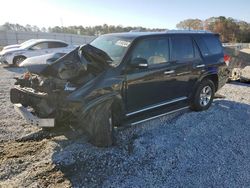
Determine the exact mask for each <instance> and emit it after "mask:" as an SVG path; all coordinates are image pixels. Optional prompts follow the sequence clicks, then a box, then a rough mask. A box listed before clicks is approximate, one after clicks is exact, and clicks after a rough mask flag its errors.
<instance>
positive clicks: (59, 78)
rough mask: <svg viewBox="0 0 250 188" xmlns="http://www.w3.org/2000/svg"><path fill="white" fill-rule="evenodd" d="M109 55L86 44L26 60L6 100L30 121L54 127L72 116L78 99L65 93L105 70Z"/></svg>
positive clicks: (69, 119)
mask: <svg viewBox="0 0 250 188" xmlns="http://www.w3.org/2000/svg"><path fill="white" fill-rule="evenodd" d="M110 61H112V60H111V58H110V57H109V56H108V55H107V54H106V53H105V52H103V51H102V50H99V49H97V48H95V47H93V46H91V45H89V44H87V45H84V46H81V47H78V48H76V49H75V50H73V51H72V52H70V53H68V54H66V55H65V54H52V55H45V56H40V57H35V58H29V59H26V60H25V61H24V62H23V63H22V64H21V66H22V67H25V68H26V69H27V71H28V72H26V73H25V74H23V75H22V76H21V77H19V78H15V79H16V82H15V86H14V87H13V88H12V89H11V91H10V100H11V102H12V103H13V104H15V108H16V110H17V111H18V112H19V113H20V114H21V115H22V116H23V117H24V118H25V119H26V120H27V121H28V122H29V123H31V124H33V125H36V126H38V127H54V126H55V123H57V122H65V121H66V122H67V121H72V120H74V119H75V116H76V114H77V111H78V110H79V109H80V108H81V106H82V104H81V102H78V103H76V102H72V101H70V100H68V98H67V97H68V96H69V95H70V94H71V93H72V92H75V91H76V90H77V89H78V88H82V87H83V86H84V85H85V84H86V83H88V82H89V81H91V80H93V79H95V78H96V77H97V76H98V75H100V74H101V73H102V72H104V71H105V70H107V69H108V68H109V67H110V65H109V62H110Z"/></svg>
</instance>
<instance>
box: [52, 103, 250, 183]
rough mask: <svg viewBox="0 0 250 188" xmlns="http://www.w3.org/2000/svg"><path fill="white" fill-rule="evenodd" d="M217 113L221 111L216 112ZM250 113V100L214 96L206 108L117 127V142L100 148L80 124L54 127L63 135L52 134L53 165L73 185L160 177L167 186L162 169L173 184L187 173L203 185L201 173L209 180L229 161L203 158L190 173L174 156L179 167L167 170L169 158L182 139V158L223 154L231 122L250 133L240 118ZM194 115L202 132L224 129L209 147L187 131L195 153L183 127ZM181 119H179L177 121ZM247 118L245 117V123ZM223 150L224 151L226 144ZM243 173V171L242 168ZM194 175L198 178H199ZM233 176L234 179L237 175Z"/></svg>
mask: <svg viewBox="0 0 250 188" xmlns="http://www.w3.org/2000/svg"><path fill="white" fill-rule="evenodd" d="M218 113H219V114H220V116H217V115H216V114H218ZM249 116H250V105H248V104H243V103H238V102H233V101H229V100H221V99H217V100H215V101H214V103H213V105H212V107H211V108H210V109H209V110H207V111H203V112H192V111H188V112H186V113H183V114H179V115H178V116H172V117H171V118H170V119H169V118H166V117H162V118H158V119H155V120H151V121H149V122H146V123H142V124H140V125H138V126H134V127H128V128H127V129H124V130H122V131H120V132H119V131H117V132H116V139H117V142H116V144H115V145H114V146H112V147H109V148H98V147H95V146H93V145H91V144H90V143H88V141H87V138H86V137H85V136H84V134H81V133H80V132H79V130H74V129H71V130H69V129H68V130H67V131H65V130H62V131H59V132H57V134H56V133H55V134H56V135H57V136H59V135H61V136H62V137H61V138H60V139H59V138H58V139H53V141H54V142H55V143H56V144H57V146H56V148H55V150H54V153H53V155H52V161H53V163H54V164H55V165H56V168H57V169H59V170H60V171H61V172H62V173H63V174H64V176H65V178H66V179H68V180H69V181H70V182H71V184H72V186H73V187H82V186H84V187H85V186H86V187H100V186H104V187H110V186H111V187H112V186H113V187H120V186H122V187H131V186H132V187H133V186H134V185H136V184H139V185H141V186H142V187H144V186H146V187H147V186H149V185H153V184H154V182H157V181H158V180H159V179H162V182H160V184H162V185H165V186H167V185H168V184H167V181H163V180H164V178H166V174H165V173H162V172H166V173H168V174H167V176H168V179H169V180H171V181H173V182H176V183H177V184H176V185H178V184H180V183H183V182H186V179H185V177H188V178H189V180H190V181H189V182H192V183H193V184H192V185H198V186H201V185H202V184H200V183H201V182H202V181H203V180H202V179H200V178H201V177H204V181H205V180H209V182H213V181H212V180H214V179H213V178H215V177H220V173H224V172H223V170H224V171H227V170H230V168H231V167H232V166H230V165H231V163H230V165H229V166H228V167H227V166H226V165H225V166H220V164H219V162H216V161H213V162H214V163H216V165H217V166H218V168H221V172H220V171H216V170H215V169H213V168H209V169H206V168H207V167H206V165H207V164H204V165H202V164H201V166H200V168H201V170H202V171H193V172H192V173H193V174H192V176H190V173H189V172H188V171H185V172H183V171H182V170H181V169H182V168H184V169H185V168H188V164H185V163H184V162H181V161H179V162H176V164H175V167H174V168H175V169H176V171H177V172H176V173H175V172H173V171H172V170H170V171H169V170H168V169H169V168H170V167H171V166H173V164H172V162H168V161H172V160H173V156H175V155H176V153H175V152H176V150H178V149H179V147H180V146H182V145H183V147H181V152H182V155H183V156H184V159H183V161H186V159H187V158H185V157H188V160H190V161H191V162H193V163H195V162H197V161H196V160H198V161H200V160H202V159H203V158H206V157H208V159H210V158H211V160H212V159H213V157H214V156H213V155H214V153H216V152H217V155H218V158H220V157H221V158H222V159H223V158H224V156H223V155H224V154H225V153H224V154H223V152H222V151H224V150H226V149H225V148H227V147H229V149H230V146H229V145H228V143H226V142H223V139H224V140H225V139H228V137H230V134H232V135H233V134H235V133H234V132H230V131H231V129H232V128H238V129H240V130H242V131H243V130H244V129H245V131H248V132H249V133H250V130H249V128H248V127H250V126H249V125H250V122H249V120H247V119H244V118H242V117H245V118H248V117H249ZM205 117H213V121H215V122H218V124H217V125H215V124H208V122H209V121H208V120H206V118H205ZM164 118H166V119H164ZM216 118H217V119H216ZM233 118H238V119H237V121H239V122H238V123H237V125H235V124H234V123H233V122H231V123H230V121H231V119H233ZM194 119H199V121H204V123H205V124H206V127H207V130H209V131H207V130H205V131H204V132H205V133H206V132H207V134H208V135H207V136H208V137H216V135H217V134H218V131H219V130H220V129H223V130H225V134H223V133H222V134H221V135H220V137H221V138H220V140H221V142H222V143H220V144H221V145H220V147H218V148H215V147H213V145H214V143H213V142H211V143H206V144H207V146H206V147H207V148H210V149H211V148H212V149H211V150H212V151H210V152H207V150H206V147H201V146H200V145H199V143H200V137H199V136H193V137H190V139H191V138H192V139H193V140H191V141H190V144H193V146H192V147H194V148H196V149H197V148H198V149H199V156H198V158H197V155H198V154H197V152H194V153H191V154H190V147H191V146H186V145H185V134H184V132H185V131H187V129H188V128H190V129H191V128H192V127H195V126H196V124H197V122H196V121H198V120H194ZM222 119H223V120H222ZM181 121H182V123H180V122H181ZM227 121H228V122H227ZM220 122H221V123H220ZM246 122H247V123H249V125H248V126H247V125H246ZM204 129H205V128H204ZM198 130H199V129H198ZM191 133H192V132H190V134H191ZM160 138H161V139H164V144H162V142H160V141H159V139H160ZM216 138H217V137H216ZM233 138H234V137H233ZM246 138H247V137H245V136H243V137H242V136H241V135H239V139H246ZM158 142H159V143H158ZM184 146H185V147H184ZM232 147H233V146H232ZM245 149H249V148H245ZM217 150H218V151H217ZM225 152H227V150H226V151H225ZM220 155H221V156H220ZM199 157H200V158H199ZM246 157H248V156H246ZM218 161H219V160H218ZM156 163H157V164H158V163H161V164H160V166H158V167H157V168H154V164H156ZM189 163H190V162H189ZM159 167H160V168H159ZM216 168H217V167H216ZM178 169H179V170H178ZM152 170H153V171H154V174H158V175H157V176H158V177H157V178H156V177H155V175H152V174H151V173H152V172H151V171H152ZM165 170H166V171H165ZM207 170H208V171H210V172H211V173H210V174H211V175H207V173H203V174H201V172H205V171H207ZM249 170H250V169H249ZM230 171H231V170H230ZM178 172H180V176H183V177H179V179H178V178H177V179H176V176H179V175H178ZM183 173H184V174H183ZM216 173H217V174H216ZM239 173H241V172H239ZM242 173H244V172H243V171H242ZM139 174H141V175H142V174H145V175H146V176H147V177H151V178H152V179H148V180H147V178H143V176H142V177H141V178H138V176H140V175H139ZM150 174H151V175H150ZM212 174H215V175H212ZM232 174H233V175H231V176H234V175H235V173H232ZM217 175H218V176H217ZM235 176H236V175H235ZM197 177H200V178H198V179H197ZM154 178H156V179H154ZM231 178H232V177H231ZM233 178H234V179H237V177H236V178H235V177H233ZM210 180H211V181H210ZM150 181H152V182H150ZM179 181H183V182H179ZM151 183H152V184H151Z"/></svg>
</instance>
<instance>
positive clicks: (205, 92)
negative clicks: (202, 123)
mask: <svg viewBox="0 0 250 188" xmlns="http://www.w3.org/2000/svg"><path fill="white" fill-rule="evenodd" d="M211 97H212V88H211V87H210V86H205V87H204V88H203V89H202V90H201V93H200V105H201V106H203V107H204V106H207V105H208V103H209V102H210V100H211Z"/></svg>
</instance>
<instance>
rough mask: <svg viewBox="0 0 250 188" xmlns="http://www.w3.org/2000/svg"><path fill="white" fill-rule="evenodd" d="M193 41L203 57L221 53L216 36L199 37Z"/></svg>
mask: <svg viewBox="0 0 250 188" xmlns="http://www.w3.org/2000/svg"><path fill="white" fill-rule="evenodd" d="M195 40H196V42H197V44H198V46H199V48H200V50H201V53H202V55H203V56H208V55H212V54H220V53H222V46H221V43H220V41H219V37H217V36H201V37H196V39H195Z"/></svg>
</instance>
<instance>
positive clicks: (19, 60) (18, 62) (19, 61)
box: [16, 58, 24, 66]
mask: <svg viewBox="0 0 250 188" xmlns="http://www.w3.org/2000/svg"><path fill="white" fill-rule="evenodd" d="M23 60H24V59H23V58H17V60H16V65H17V66H19V65H20V64H21V63H22V62H23Z"/></svg>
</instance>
